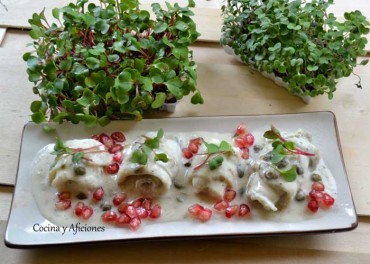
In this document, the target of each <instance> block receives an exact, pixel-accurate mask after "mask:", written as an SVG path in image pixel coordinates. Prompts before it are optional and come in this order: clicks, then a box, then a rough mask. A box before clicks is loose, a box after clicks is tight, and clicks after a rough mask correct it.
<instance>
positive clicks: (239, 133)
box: [236, 123, 247, 136]
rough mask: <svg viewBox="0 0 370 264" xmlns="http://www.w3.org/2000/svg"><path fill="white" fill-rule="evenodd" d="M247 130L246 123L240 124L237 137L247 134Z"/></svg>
mask: <svg viewBox="0 0 370 264" xmlns="http://www.w3.org/2000/svg"><path fill="white" fill-rule="evenodd" d="M246 130H247V125H246V124H245V123H240V124H239V126H238V127H237V128H236V134H237V135H239V136H240V135H243V134H245V132H246Z"/></svg>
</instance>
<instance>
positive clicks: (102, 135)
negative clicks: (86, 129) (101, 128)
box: [99, 133, 110, 145]
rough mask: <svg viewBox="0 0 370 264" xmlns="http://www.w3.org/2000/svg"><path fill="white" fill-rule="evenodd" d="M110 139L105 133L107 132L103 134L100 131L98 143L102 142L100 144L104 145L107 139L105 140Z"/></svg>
mask: <svg viewBox="0 0 370 264" xmlns="http://www.w3.org/2000/svg"><path fill="white" fill-rule="evenodd" d="M109 139H110V137H109V136H108V135H107V134H105V133H101V134H100V135H99V141H100V143H102V144H104V145H105V142H106V141H107V140H109Z"/></svg>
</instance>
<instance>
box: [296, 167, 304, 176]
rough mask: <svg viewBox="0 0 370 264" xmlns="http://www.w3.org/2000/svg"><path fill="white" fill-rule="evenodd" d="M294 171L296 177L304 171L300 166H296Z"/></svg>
mask: <svg viewBox="0 0 370 264" xmlns="http://www.w3.org/2000/svg"><path fill="white" fill-rule="evenodd" d="M296 171H297V174H298V175H302V174H303V173H304V169H303V168H302V167H301V166H297V169H296Z"/></svg>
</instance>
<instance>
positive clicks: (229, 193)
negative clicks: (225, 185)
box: [224, 189, 236, 202]
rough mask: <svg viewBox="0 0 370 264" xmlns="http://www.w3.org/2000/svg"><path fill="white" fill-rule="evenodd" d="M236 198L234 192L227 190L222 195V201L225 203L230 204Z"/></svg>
mask: <svg viewBox="0 0 370 264" xmlns="http://www.w3.org/2000/svg"><path fill="white" fill-rule="evenodd" d="M235 197H236V191H234V190H230V189H227V190H226V191H225V194H224V200H225V201H226V202H231V201H232V200H234V199H235Z"/></svg>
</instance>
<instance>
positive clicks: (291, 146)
mask: <svg viewBox="0 0 370 264" xmlns="http://www.w3.org/2000/svg"><path fill="white" fill-rule="evenodd" d="M284 147H285V148H286V149H289V150H294V149H295V144H294V142H292V141H286V142H284Z"/></svg>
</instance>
